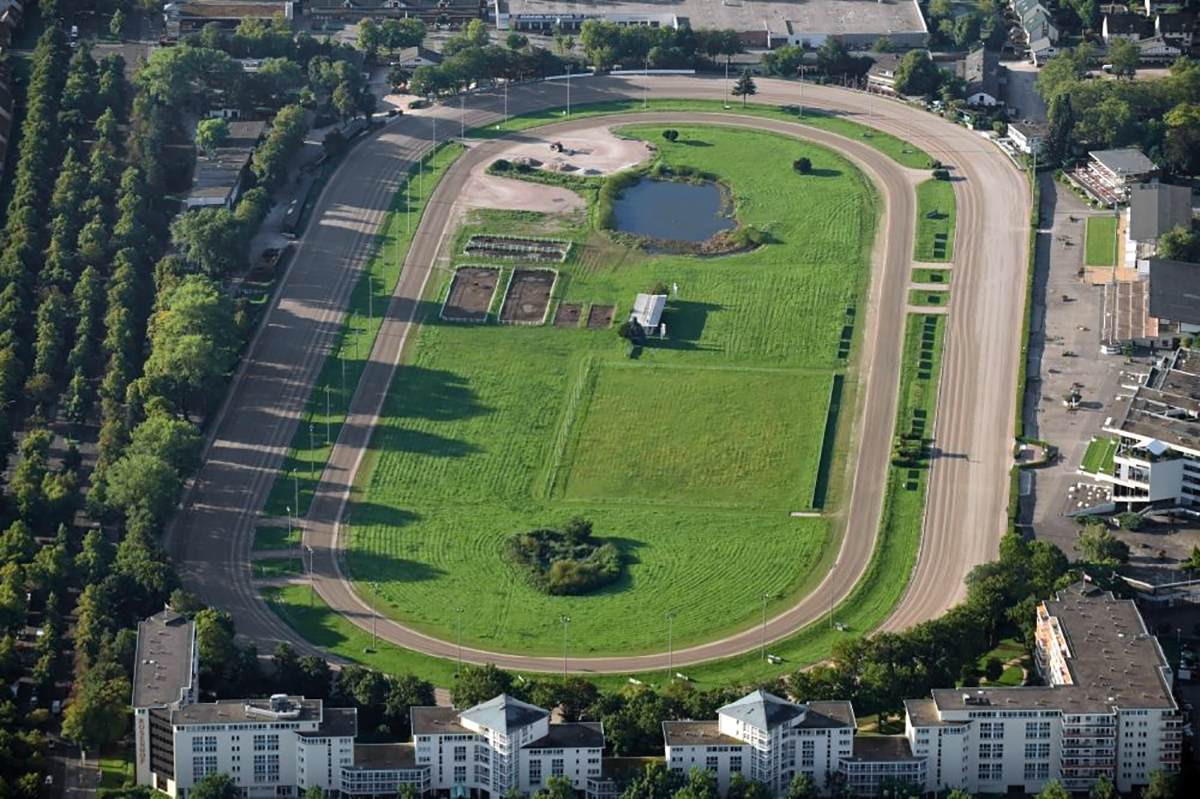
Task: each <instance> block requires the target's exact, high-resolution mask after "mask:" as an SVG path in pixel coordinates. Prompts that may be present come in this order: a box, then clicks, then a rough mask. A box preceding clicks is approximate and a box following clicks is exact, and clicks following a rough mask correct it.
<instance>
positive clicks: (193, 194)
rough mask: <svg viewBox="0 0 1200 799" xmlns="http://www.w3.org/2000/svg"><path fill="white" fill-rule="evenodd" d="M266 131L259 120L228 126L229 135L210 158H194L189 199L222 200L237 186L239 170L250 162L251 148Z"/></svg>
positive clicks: (263, 124)
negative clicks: (194, 168)
mask: <svg viewBox="0 0 1200 799" xmlns="http://www.w3.org/2000/svg"><path fill="white" fill-rule="evenodd" d="M266 128H267V123H266V122H262V121H234V122H230V123H229V135H228V137H226V139H225V141H224V142H223V143H222V144H221V146H220V147H218V148H216V150H215V151H214V152H213V154H212V157H209V156H208V155H205V154H201V155H200V156H198V157H197V158H196V170H195V174H194V176H193V178H192V190H191V191H190V192H188V197H189V199H194V200H199V199H207V198H214V199H218V200H224V199H225V198H226V197H228V196H229V194H230V192H232V191H233V189H234V187H236V186H237V184H238V180H240V179H241V175H242V170H243V169H245V167H246V164H248V163H249V162H250V157H251V156H252V155H253V154H254V148H255V146H256V145H257V144H258V141H259V139H260V138H262V135H263V133H264V131H265V130H266Z"/></svg>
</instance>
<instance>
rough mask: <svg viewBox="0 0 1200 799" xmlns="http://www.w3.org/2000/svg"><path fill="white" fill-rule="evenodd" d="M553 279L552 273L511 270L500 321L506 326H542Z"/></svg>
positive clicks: (547, 270)
mask: <svg viewBox="0 0 1200 799" xmlns="http://www.w3.org/2000/svg"><path fill="white" fill-rule="evenodd" d="M557 278H558V273H557V272H555V271H554V270H553V269H514V270H513V273H512V277H510V278H509V281H508V291H506V292H505V294H504V305H503V306H501V308H500V321H501V322H503V323H505V324H510V325H540V324H542V323H544V322H545V321H546V310H547V309H548V308H549V307H550V292H551V291H552V290H553V289H554V281H555V280H556V279H557Z"/></svg>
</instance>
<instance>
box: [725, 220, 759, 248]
mask: <svg viewBox="0 0 1200 799" xmlns="http://www.w3.org/2000/svg"><path fill="white" fill-rule="evenodd" d="M732 239H733V243H734V245H735V246H736V247H738V248H739V249H753V248H754V247H761V246H762V245H764V244H766V243H767V234H766V232H765V231H762V230H759V229H758V228H756V227H751V226H750V225H745V226H743V227H739V228H738V229H737V230H735V231H733V233H732Z"/></svg>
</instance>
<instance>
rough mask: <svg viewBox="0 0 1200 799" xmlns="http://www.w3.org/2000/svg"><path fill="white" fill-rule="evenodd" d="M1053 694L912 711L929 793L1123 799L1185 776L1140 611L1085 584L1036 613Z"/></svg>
mask: <svg viewBox="0 0 1200 799" xmlns="http://www.w3.org/2000/svg"><path fill="white" fill-rule="evenodd" d="M1036 663H1037V669H1038V672H1039V673H1040V674H1041V676H1042V678H1043V679H1044V680H1045V682H1046V683H1047V684H1046V685H1045V686H1038V687H1024V688H978V689H973V688H972V689H953V688H948V689H939V690H935V691H933V695H932V697H931V698H929V699H918V700H909V701H908V702H906V703H905V710H906V721H905V737H907V738H908V740H909V743H910V744H911V746H912V751H913V754H914V755H916V756H918V757H922V758H924V759H925V761H926V771H925V788H926V790H929V791H941V790H943V789H947V788H961V789H964V790H966V791H968V792H970V793H1005V792H1009V791H1013V790H1016V791H1020V792H1024V793H1026V794H1034V793H1037V792H1038V791H1040V790H1041V789H1042V787H1044V786H1045V784H1046V783H1047V782H1048V781H1050V780H1052V779H1054V780H1058V781H1060V782H1061V783H1062V784H1063V786H1064V787H1065V788H1067V790H1069V791H1086V790H1087V789H1088V788H1089V787H1090V786H1091V785H1093V784H1094V783H1095V782H1096V781H1097V780H1098V779H1099V778H1100V777H1101V776H1102V775H1103V776H1105V777H1108V779H1110V780H1111V781H1112V782H1113V783H1115V784H1116V786H1117V788H1118V789H1119V790H1120V791H1122V792H1127V791H1131V790H1133V789H1134V788H1135V787H1137V786H1139V785H1145V784H1147V783H1148V782H1149V781H1150V776H1151V774H1152V773H1153V772H1154V771H1156V770H1163V771H1167V772H1176V771H1178V770H1179V763H1180V748H1181V743H1180V736H1181V726H1182V722H1181V719H1180V715H1179V710H1178V707H1177V705H1176V703H1175V700H1174V698H1173V696H1172V693H1171V679H1172V675H1171V670H1170V667H1169V666H1168V665H1167V661H1166V658H1165V657H1164V656H1163V653H1162V649H1161V648H1160V647H1159V645H1158V641H1157V640H1156V639H1155V638H1154V637H1153V636H1152V635H1150V633H1149V631H1148V630H1147V629H1146V626H1145V624H1144V623H1143V621H1142V617H1141V614H1139V613H1138V611H1137V608H1136V607H1135V606H1134V604H1133V602H1131V601H1128V600H1118V599H1116V598H1115V597H1114V596H1113V595H1112V594H1111V593H1109V592H1105V591H1102V590H1100V589H1098V588H1096V587H1094V586H1093V585H1091V584H1090V583H1087V582H1082V583H1078V584H1076V585H1074V586H1072V587H1071V588H1069V589H1067V590H1065V591H1062V592H1060V593H1059V594H1058V595H1057V596H1056V597H1055V598H1054V599H1052V600H1047V601H1046V602H1043V603H1042V604H1041V605H1040V606H1039V607H1038V611H1037V652H1036Z"/></svg>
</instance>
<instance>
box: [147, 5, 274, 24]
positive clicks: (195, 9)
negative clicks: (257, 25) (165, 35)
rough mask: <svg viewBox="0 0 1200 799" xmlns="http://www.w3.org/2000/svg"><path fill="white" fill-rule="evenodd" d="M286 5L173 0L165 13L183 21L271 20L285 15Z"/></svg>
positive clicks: (165, 7)
mask: <svg viewBox="0 0 1200 799" xmlns="http://www.w3.org/2000/svg"><path fill="white" fill-rule="evenodd" d="M286 5H287V3H286V2H283V0H173V1H172V2H170V3H167V4H166V5H165V6H163V12H164V13H165V14H166V15H168V16H177V17H180V18H182V19H209V20H218V19H224V20H233V19H245V18H246V17H257V18H260V19H270V18H271V17H273V16H275V15H276V14H283V13H284V10H285V6H286Z"/></svg>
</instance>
